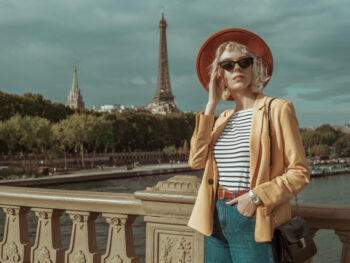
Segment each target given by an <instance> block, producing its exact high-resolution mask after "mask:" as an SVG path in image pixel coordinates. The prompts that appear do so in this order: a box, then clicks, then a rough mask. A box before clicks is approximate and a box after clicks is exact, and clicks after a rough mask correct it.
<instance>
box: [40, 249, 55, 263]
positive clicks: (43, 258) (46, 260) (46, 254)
mask: <svg viewBox="0 0 350 263" xmlns="http://www.w3.org/2000/svg"><path fill="white" fill-rule="evenodd" d="M38 259H39V262H38V263H53V262H52V260H51V257H50V251H49V250H48V249H47V247H42V248H41V249H40V250H39V254H38Z"/></svg>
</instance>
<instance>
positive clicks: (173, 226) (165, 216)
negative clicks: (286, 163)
mask: <svg viewBox="0 0 350 263" xmlns="http://www.w3.org/2000/svg"><path fill="white" fill-rule="evenodd" d="M199 185H200V180H199V179H198V178H197V177H195V176H184V175H178V176H175V177H172V178H170V179H168V180H166V181H161V182H158V184H157V185H156V186H154V187H148V188H147V189H145V190H143V191H137V192H135V193H134V194H122V193H110V192H108V193H106V192H91V191H72V190H54V189H38V188H24V187H9V186H0V207H1V208H2V209H3V211H4V212H5V215H6V219H5V228H4V234H3V240H2V241H1V242H0V261H1V262H4V263H7V262H23V263H26V262H52V263H56V262H57V263H62V262H74V263H76V262H79V263H80V262H81V263H85V262H93V263H100V262H104V263H115V262H117V263H120V262H122V263H125V262H129V263H135V262H139V261H140V259H139V258H138V257H137V256H136V254H135V251H134V235H133V231H132V225H133V222H134V220H135V218H137V217H138V216H144V221H145V223H146V258H145V262H147V263H155V262H180V263H188V262H191V263H201V262H204V237H203V235H201V234H199V233H197V232H195V231H193V230H192V229H190V228H189V227H187V221H188V218H189V216H190V214H191V211H192V207H193V204H194V202H195V199H196V194H197V190H198V188H199ZM29 211H33V212H34V213H35V215H36V218H37V222H38V224H37V229H36V240H35V242H34V244H31V243H30V241H29V235H28V223H27V216H26V215H27V213H28V212H29ZM292 212H293V214H294V215H295V214H298V215H301V216H303V217H304V218H305V219H306V220H307V221H308V222H309V224H310V227H311V230H312V233H313V234H315V233H316V232H317V231H318V230H319V229H332V230H334V231H335V234H336V235H337V236H338V237H339V239H340V241H341V242H342V244H343V247H342V255H341V262H342V263H344V262H348V260H349V258H350V207H340V206H325V205H307V204H304V205H298V208H297V209H296V208H295V207H293V210H292ZM63 214H67V215H69V218H70V220H71V221H72V231H71V235H70V246H69V248H68V249H67V250H66V249H64V248H63V246H62V242H61V233H60V227H61V225H60V224H61V223H60V218H61V216H62V215H63ZM98 216H102V217H103V218H105V219H106V222H107V224H108V226H109V231H108V238H107V245H106V249H105V253H104V254H102V253H101V251H99V250H98V246H97V241H96V229H95V220H96V218H97V217H98ZM309 262H313V260H312V259H311V260H310V261H309Z"/></svg>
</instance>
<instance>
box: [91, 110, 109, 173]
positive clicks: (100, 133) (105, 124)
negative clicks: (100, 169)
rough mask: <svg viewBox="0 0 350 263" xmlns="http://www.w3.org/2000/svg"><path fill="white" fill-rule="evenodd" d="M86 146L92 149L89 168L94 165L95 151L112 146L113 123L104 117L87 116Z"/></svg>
mask: <svg viewBox="0 0 350 263" xmlns="http://www.w3.org/2000/svg"><path fill="white" fill-rule="evenodd" d="M87 121H88V126H89V127H90V129H89V130H88V145H89V146H90V148H92V152H93V160H92V163H91V168H93V167H94V164H95V156H96V151H97V150H99V149H100V150H104V151H106V150H108V149H111V148H113V146H114V134H113V123H112V121H110V120H108V119H107V118H106V117H105V116H99V117H96V116H91V115H90V116H88V118H87Z"/></svg>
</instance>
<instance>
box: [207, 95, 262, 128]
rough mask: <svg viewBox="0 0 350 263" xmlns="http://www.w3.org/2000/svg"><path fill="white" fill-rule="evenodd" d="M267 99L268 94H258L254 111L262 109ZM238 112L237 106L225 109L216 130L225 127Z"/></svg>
mask: <svg viewBox="0 0 350 263" xmlns="http://www.w3.org/2000/svg"><path fill="white" fill-rule="evenodd" d="M266 99H267V96H266V95H265V94H262V93H260V94H258V95H257V96H256V99H255V102H254V106H253V112H256V111H257V110H262V109H263V108H264V105H265V101H266ZM236 112H237V106H236V107H235V108H234V109H230V110H227V111H225V112H224V113H223V116H222V117H221V119H218V121H219V123H218V124H217V125H216V128H215V130H214V131H220V128H222V126H223V127H225V126H226V123H227V122H228V120H229V119H231V117H232V115H233V114H235V113H236ZM220 133H221V132H220Z"/></svg>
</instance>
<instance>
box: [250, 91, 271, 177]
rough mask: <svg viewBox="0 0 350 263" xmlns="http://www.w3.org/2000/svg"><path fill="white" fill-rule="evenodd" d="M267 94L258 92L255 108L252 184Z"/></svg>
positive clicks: (251, 161)
mask: <svg viewBox="0 0 350 263" xmlns="http://www.w3.org/2000/svg"><path fill="white" fill-rule="evenodd" d="M266 98H267V97H266V96H265V95H264V94H258V95H257V97H256V99H255V103H254V109H253V116H252V126H251V132H250V145H249V148H250V166H249V167H250V184H252V180H253V177H254V175H255V170H256V166H257V162H258V156H259V151H260V140H261V132H262V126H263V125H262V124H263V118H264V111H265V107H264V105H265V101H266Z"/></svg>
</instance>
